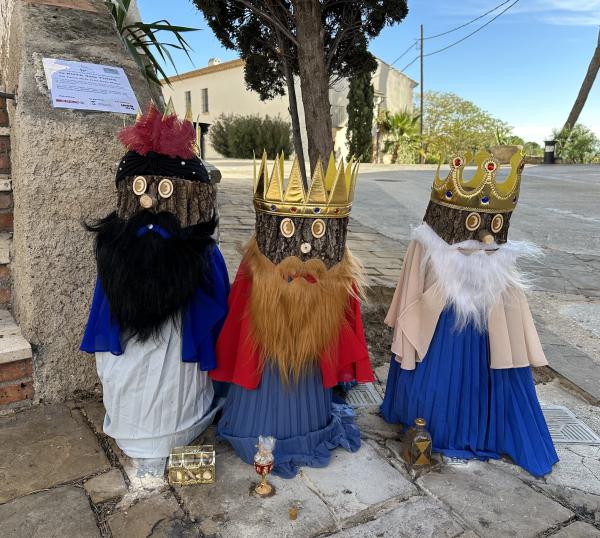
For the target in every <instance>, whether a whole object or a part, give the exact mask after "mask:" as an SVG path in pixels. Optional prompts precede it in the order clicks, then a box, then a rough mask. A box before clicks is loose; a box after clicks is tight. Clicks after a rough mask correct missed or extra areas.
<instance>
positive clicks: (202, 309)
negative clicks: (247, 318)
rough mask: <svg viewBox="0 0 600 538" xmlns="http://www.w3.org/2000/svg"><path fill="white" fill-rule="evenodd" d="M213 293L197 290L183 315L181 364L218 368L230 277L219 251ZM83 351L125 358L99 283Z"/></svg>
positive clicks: (215, 256)
mask: <svg viewBox="0 0 600 538" xmlns="http://www.w3.org/2000/svg"><path fill="white" fill-rule="evenodd" d="M212 277H213V282H212V289H211V293H210V295H209V294H207V293H206V292H205V291H203V290H201V289H198V290H196V293H195V294H194V297H193V299H192V300H191V302H190V304H189V305H188V307H187V308H186V309H185V311H184V312H183V313H182V317H181V321H182V343H181V360H182V361H183V362H196V363H198V366H199V368H200V369H201V370H213V369H214V368H216V366H217V358H216V355H215V343H216V341H217V338H218V336H219V333H220V332H221V328H222V327H223V322H224V321H225V316H226V315H227V296H228V295H229V276H228V274H227V267H226V266H225V260H223V255H222V254H221V251H220V250H219V248H218V247H216V246H215V247H214V249H213V255H212ZM79 349H81V351H85V352H86V353H96V352H101V351H107V352H110V353H112V354H113V355H122V354H123V348H122V345H121V329H120V327H119V324H118V323H117V322H116V321H115V320H114V319H113V318H112V316H111V315H110V306H109V304H108V299H107V298H106V294H105V293H104V290H103V289H102V285H101V284H100V281H99V280H96V288H95V290H94V298H93V299H92V307H91V309H90V316H89V318H88V322H87V325H86V328H85V333H84V335H83V341H82V342H81V346H80V348H79Z"/></svg>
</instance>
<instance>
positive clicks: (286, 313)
mask: <svg viewBox="0 0 600 538" xmlns="http://www.w3.org/2000/svg"><path fill="white" fill-rule="evenodd" d="M244 260H245V264H246V267H247V268H248V271H249V274H250V277H251V279H252V293H251V298H250V327H251V333H252V337H253V341H254V342H255V345H256V346H257V347H258V349H259V350H260V356H261V365H264V364H265V363H266V362H271V363H272V364H274V365H276V366H277V368H278V369H279V374H280V376H281V379H282V380H283V382H284V383H288V382H289V381H290V380H291V379H292V380H295V381H297V380H298V379H299V378H300V377H301V376H302V375H304V374H306V373H307V372H309V371H311V370H312V369H313V367H315V366H316V365H318V363H319V359H320V357H321V355H322V354H323V352H325V351H327V350H328V349H329V348H330V347H331V346H333V345H335V344H336V343H337V338H338V335H339V333H340V329H341V327H342V324H343V323H345V322H346V320H345V318H346V313H347V309H348V307H349V298H350V296H362V295H363V289H364V281H365V280H364V276H363V268H362V266H361V265H360V263H359V262H358V261H357V260H356V259H355V258H354V257H353V256H352V254H351V253H350V251H349V250H348V249H346V252H345V254H344V257H343V259H342V261H341V262H340V263H338V264H336V265H334V266H333V267H332V268H331V269H329V270H328V269H327V267H326V266H325V264H324V263H323V262H322V261H321V260H319V259H317V258H313V259H311V260H308V261H306V262H302V261H301V260H300V259H299V258H296V257H295V256H289V257H287V258H285V259H284V260H282V261H281V263H279V264H277V265H275V264H273V263H272V262H271V261H270V260H269V259H268V258H267V257H265V256H264V255H263V254H262V253H261V252H260V251H259V249H258V246H257V244H256V239H254V238H253V239H251V240H250V242H249V243H248V245H247V246H246V252H245V255H244Z"/></svg>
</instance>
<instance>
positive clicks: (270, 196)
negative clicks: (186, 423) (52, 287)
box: [210, 157, 373, 478]
mask: <svg viewBox="0 0 600 538" xmlns="http://www.w3.org/2000/svg"><path fill="white" fill-rule="evenodd" d="M356 172H357V171H356V167H353V166H352V165H351V164H349V165H347V166H346V167H344V166H343V165H340V166H339V167H337V168H336V166H335V162H334V160H333V158H332V159H331V160H330V162H329V166H328V168H327V172H326V173H324V171H323V168H322V165H321V163H320V162H319V163H318V164H317V166H316V169H315V171H314V174H313V178H312V182H311V184H310V186H309V187H308V189H305V187H304V185H303V182H302V179H301V175H300V170H299V166H298V162H297V161H294V163H293V165H292V170H291V175H290V178H289V181H288V184H287V187H286V188H284V185H283V176H284V174H283V157H281V159H279V158H278V159H276V161H275V164H274V166H273V172H272V174H271V177H270V178H269V175H268V172H267V166H266V158H265V157H263V159H262V162H261V165H260V170H259V172H258V174H257V175H256V174H255V176H256V177H255V189H254V190H255V194H254V207H255V209H256V235H255V236H254V237H253V238H252V239H251V240H250V242H249V243H248V244H247V245H246V247H245V253H244V257H243V260H242V263H241V265H240V268H239V271H238V274H237V277H236V280H235V283H234V285H233V287H232V291H231V295H230V300H229V309H230V310H229V314H228V317H227V319H226V321H225V325H224V327H223V332H222V333H221V336H220V338H219V341H218V344H217V355H218V368H217V369H215V370H213V371H212V372H211V374H210V375H211V377H212V378H213V379H215V380H218V381H225V382H229V383H231V384H232V385H231V386H230V388H229V393H228V396H227V401H226V404H225V409H224V411H223V416H222V418H221V420H220V422H219V426H218V432H219V435H220V436H222V437H223V438H225V439H226V440H227V441H228V442H229V443H230V444H231V445H232V446H233V448H234V449H235V451H236V452H237V454H238V455H239V456H240V457H241V458H242V459H243V460H244V461H245V462H247V463H249V464H251V463H252V462H253V457H254V453H255V452H256V448H255V447H256V444H257V439H258V437H259V436H260V435H263V436H265V435H268V436H273V437H275V438H276V439H277V443H276V445H275V453H274V455H275V467H274V473H275V474H278V475H279V476H282V477H287V478H289V477H293V476H294V475H295V474H296V473H297V470H298V467H299V466H302V465H307V466H313V467H323V466H325V465H327V463H328V462H329V458H330V450H332V449H333V448H335V447H337V446H343V447H344V448H346V449H347V450H350V451H355V450H358V448H359V446H360V435H359V431H358V428H357V427H356V425H355V424H354V415H353V412H352V410H351V408H350V407H349V406H347V405H345V404H344V403H343V402H338V401H334V396H333V391H332V388H333V387H334V386H335V385H337V384H338V383H339V382H349V381H353V380H356V381H359V382H366V381H372V380H373V374H372V371H371V365H370V362H369V355H368V352H367V346H366V342H365V338H364V335H363V328H362V322H361V317H360V303H359V297H360V295H361V292H362V282H363V277H362V270H361V267H360V265H359V263H358V262H357V260H356V259H355V258H354V257H353V256H352V254H351V253H350V251H349V250H348V248H346V246H345V243H346V231H347V225H348V218H349V213H350V207H351V203H352V198H353V193H354V184H355V181H356V175H357V174H356Z"/></svg>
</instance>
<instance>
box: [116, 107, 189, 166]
mask: <svg viewBox="0 0 600 538" xmlns="http://www.w3.org/2000/svg"><path fill="white" fill-rule="evenodd" d="M118 138H119V140H120V141H121V142H122V143H123V145H124V146H125V147H126V148H127V149H128V150H129V151H135V152H137V153H139V154H140V155H147V154H148V153H149V152H151V151H154V152H155V153H159V154H161V155H168V156H169V157H172V158H173V159H175V158H177V157H178V158H180V159H191V158H193V157H197V154H196V150H195V143H196V132H195V131H194V126H193V125H192V123H191V122H189V121H187V120H180V119H179V118H178V117H177V115H175V114H171V115H170V116H166V117H165V118H163V115H162V114H161V113H160V111H159V110H158V109H157V108H156V106H155V105H153V104H151V105H150V107H149V108H148V110H147V111H146V113H145V114H143V115H142V116H141V117H140V118H139V119H138V120H137V121H136V122H135V124H134V125H130V126H129V127H125V128H124V129H122V130H121V131H120V132H119V134H118Z"/></svg>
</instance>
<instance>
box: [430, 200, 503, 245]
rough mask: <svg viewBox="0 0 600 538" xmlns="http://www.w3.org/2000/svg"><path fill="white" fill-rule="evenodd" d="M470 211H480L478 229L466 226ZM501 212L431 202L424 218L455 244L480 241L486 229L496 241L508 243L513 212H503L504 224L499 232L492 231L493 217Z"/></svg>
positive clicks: (436, 231)
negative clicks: (458, 207) (487, 211)
mask: <svg viewBox="0 0 600 538" xmlns="http://www.w3.org/2000/svg"><path fill="white" fill-rule="evenodd" d="M470 213H478V215H479V216H480V218H481V224H480V225H479V227H478V228H477V229H476V230H473V231H470V230H468V229H467V228H466V226H465V221H466V219H467V216H468V215H469V214H470ZM498 214H499V213H479V212H477V211H469V210H463V209H454V208H451V207H446V206H443V205H439V204H436V203H434V202H429V205H428V206H427V210H426V211H425V218H424V219H423V220H424V221H425V222H426V223H427V224H428V225H429V226H430V227H431V228H432V229H433V231H434V232H435V233H436V234H438V235H439V236H440V237H441V238H442V239H443V240H444V241H446V243H448V244H449V245H453V244H454V243H461V242H462V241H467V240H470V239H475V240H477V241H479V233H480V231H482V230H484V231H487V232H489V233H490V234H492V235H493V236H494V240H495V241H496V243H499V244H500V243H506V241H507V238H508V228H509V226H510V217H511V215H512V213H501V215H502V217H503V219H504V224H503V226H502V228H501V229H500V230H499V231H498V232H497V233H494V232H492V226H491V224H492V219H493V218H494V216H495V215H498Z"/></svg>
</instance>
